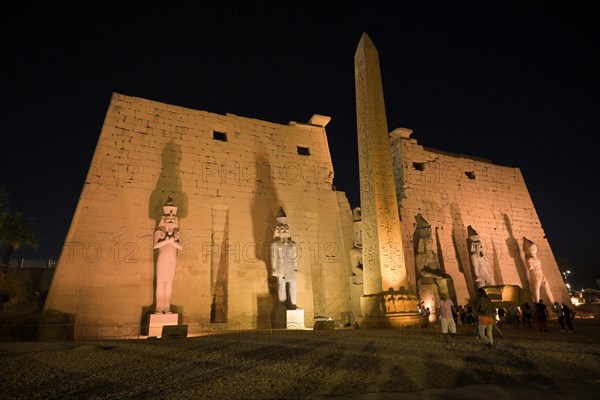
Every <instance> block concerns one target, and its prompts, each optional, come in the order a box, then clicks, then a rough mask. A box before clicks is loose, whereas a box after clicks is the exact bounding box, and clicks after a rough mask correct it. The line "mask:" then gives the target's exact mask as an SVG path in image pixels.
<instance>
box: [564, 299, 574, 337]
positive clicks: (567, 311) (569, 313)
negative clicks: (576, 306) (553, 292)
mask: <svg viewBox="0 0 600 400" xmlns="http://www.w3.org/2000/svg"><path fill="white" fill-rule="evenodd" d="M562 310H563V314H564V316H565V322H566V323H567V329H569V333H573V320H574V319H575V310H573V309H571V308H569V306H567V305H566V304H565V303H562Z"/></svg>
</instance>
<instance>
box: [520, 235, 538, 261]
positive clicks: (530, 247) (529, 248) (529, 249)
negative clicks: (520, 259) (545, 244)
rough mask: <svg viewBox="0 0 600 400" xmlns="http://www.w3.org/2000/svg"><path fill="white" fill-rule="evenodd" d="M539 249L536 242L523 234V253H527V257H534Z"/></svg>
mask: <svg viewBox="0 0 600 400" xmlns="http://www.w3.org/2000/svg"><path fill="white" fill-rule="evenodd" d="M537 250H538V249H537V246H536V245H535V243H533V242H532V241H531V240H529V239H527V238H526V237H524V236H523V253H525V257H528V258H531V257H534V256H535V255H536V253H537Z"/></svg>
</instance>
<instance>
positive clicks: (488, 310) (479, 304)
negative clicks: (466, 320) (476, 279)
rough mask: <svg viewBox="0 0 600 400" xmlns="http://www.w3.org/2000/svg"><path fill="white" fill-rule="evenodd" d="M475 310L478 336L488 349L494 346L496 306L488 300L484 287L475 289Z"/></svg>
mask: <svg viewBox="0 0 600 400" xmlns="http://www.w3.org/2000/svg"><path fill="white" fill-rule="evenodd" d="M474 308H475V312H476V313H477V316H478V319H479V336H480V337H481V339H482V340H483V342H484V344H485V345H486V346H488V347H489V348H490V349H491V348H492V347H493V346H494V323H495V320H496V306H495V305H494V303H493V302H492V300H490V298H489V297H488V295H487V293H486V292H485V289H483V288H479V289H477V300H475V307H474Z"/></svg>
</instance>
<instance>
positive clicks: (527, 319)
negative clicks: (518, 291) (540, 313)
mask: <svg viewBox="0 0 600 400" xmlns="http://www.w3.org/2000/svg"><path fill="white" fill-rule="evenodd" d="M521 310H522V314H523V326H526V327H527V329H531V307H530V306H529V303H527V302H525V303H523V305H522V306H521Z"/></svg>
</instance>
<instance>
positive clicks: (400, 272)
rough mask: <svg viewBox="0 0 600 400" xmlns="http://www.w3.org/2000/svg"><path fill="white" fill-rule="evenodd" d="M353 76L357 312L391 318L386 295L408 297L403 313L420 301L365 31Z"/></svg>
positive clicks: (375, 59)
mask: <svg viewBox="0 0 600 400" xmlns="http://www.w3.org/2000/svg"><path fill="white" fill-rule="evenodd" d="M354 77H355V84H356V119H357V131H358V159H359V173H360V205H361V209H362V218H363V274H364V277H363V278H364V281H363V282H364V284H363V285H364V286H363V290H364V293H363V297H362V298H361V313H362V314H363V316H385V315H387V314H389V313H390V310H389V309H386V301H389V298H390V297H389V296H390V293H391V294H392V295H393V294H397V293H406V294H408V296H407V297H408V298H410V299H411V301H409V302H404V303H403V305H402V306H401V308H402V307H403V310H404V311H406V312H412V311H416V309H417V304H418V303H417V302H416V300H415V299H416V296H415V293H414V291H413V290H411V289H410V288H409V284H408V278H407V274H406V262H405V258H404V249H403V245H402V234H401V228H400V215H399V211H398V202H397V199H396V187H395V182H394V174H393V168H392V156H391V150H390V145H389V131H388V126H387V119H386V113H385V102H384V98H383V85H382V81H381V71H380V67H379V54H378V52H377V49H376V48H375V46H374V45H373V42H372V41H371V39H370V38H369V36H368V35H367V34H366V33H363V35H362V37H361V39H360V42H359V44H358V48H357V49H356V54H355V55H354ZM396 298H398V297H397V296H396V297H394V300H395V299H396ZM400 298H402V297H400ZM413 306H414V310H412V308H413ZM396 310H397V307H396Z"/></svg>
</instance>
